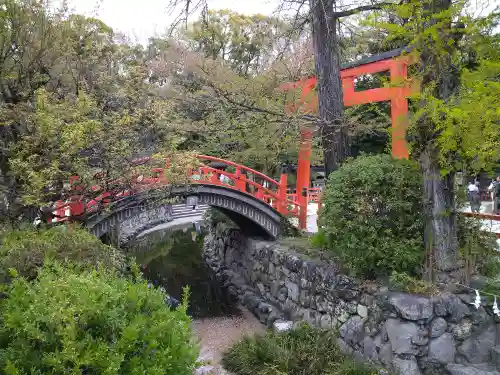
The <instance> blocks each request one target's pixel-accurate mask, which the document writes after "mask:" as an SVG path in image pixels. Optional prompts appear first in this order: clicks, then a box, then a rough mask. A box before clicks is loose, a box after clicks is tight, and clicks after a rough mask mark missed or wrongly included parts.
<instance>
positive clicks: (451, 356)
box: [428, 333, 456, 364]
mask: <svg viewBox="0 0 500 375" xmlns="http://www.w3.org/2000/svg"><path fill="white" fill-rule="evenodd" d="M455 352H456V348H455V339H454V338H453V335H452V334H451V333H445V334H443V335H441V336H439V337H438V338H435V339H433V340H431V342H430V343H429V352H428V361H429V362H431V363H441V364H447V363H453V362H454V361H455Z"/></svg>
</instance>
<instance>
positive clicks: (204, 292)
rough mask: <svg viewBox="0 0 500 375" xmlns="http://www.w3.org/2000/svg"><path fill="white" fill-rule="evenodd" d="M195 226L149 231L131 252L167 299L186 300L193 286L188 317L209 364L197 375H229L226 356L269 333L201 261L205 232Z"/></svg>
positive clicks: (202, 359)
mask: <svg viewBox="0 0 500 375" xmlns="http://www.w3.org/2000/svg"><path fill="white" fill-rule="evenodd" d="M196 227H197V228H195V226H194V225H193V224H192V223H189V224H187V223H186V224H185V225H183V226H182V227H181V228H179V226H177V227H175V228H172V229H162V230H159V231H149V232H148V233H147V234H146V235H144V236H143V237H141V238H140V239H138V240H136V241H135V242H134V243H133V244H131V246H130V247H129V254H130V255H133V256H135V258H136V261H137V263H138V264H139V265H141V269H142V272H143V274H144V277H145V278H146V279H147V280H148V281H149V282H150V283H151V284H153V285H154V286H156V287H163V288H165V290H166V292H167V294H168V295H170V296H171V297H173V298H174V299H176V300H182V295H183V289H184V287H185V286H189V288H190V291H189V292H190V295H189V307H188V314H189V315H190V316H191V317H192V319H193V332H194V334H195V335H196V338H197V340H198V342H199V344H200V358H199V360H200V361H203V362H204V363H206V364H205V365H204V366H203V367H200V368H199V369H197V371H196V374H198V375H201V374H212V375H215V374H217V375H223V374H229V373H228V372H227V371H225V370H224V369H223V368H222V366H221V365H220V361H221V358H222V354H223V353H224V352H225V351H226V350H227V349H228V348H229V347H230V346H231V345H232V344H233V343H234V342H236V341H238V340H239V339H241V338H242V337H243V336H244V335H245V334H253V333H260V332H264V331H265V327H264V326H263V325H262V324H261V323H260V322H259V321H258V319H257V318H256V317H255V316H254V315H253V314H251V313H250V312H249V311H248V310H247V309H246V308H244V307H242V306H239V305H238V304H237V302H236V301H234V300H232V299H231V297H230V296H229V294H228V293H226V291H225V289H224V288H222V287H221V285H219V283H218V282H217V281H216V280H215V277H214V275H213V272H212V271H211V270H210V268H209V267H208V266H206V265H205V264H204V262H203V260H202V257H201V252H202V247H203V238H204V235H205V234H206V231H205V229H204V228H203V226H199V225H196Z"/></svg>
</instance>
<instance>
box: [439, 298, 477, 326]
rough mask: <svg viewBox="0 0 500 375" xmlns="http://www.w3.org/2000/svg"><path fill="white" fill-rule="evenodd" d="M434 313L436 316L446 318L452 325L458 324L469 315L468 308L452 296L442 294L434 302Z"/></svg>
mask: <svg viewBox="0 0 500 375" xmlns="http://www.w3.org/2000/svg"><path fill="white" fill-rule="evenodd" d="M434 312H435V314H436V315H437V316H443V317H444V316H448V319H447V320H448V321H450V322H452V323H458V322H460V321H461V320H462V319H463V318H464V317H465V316H469V315H471V312H470V310H469V307H468V306H467V305H465V304H464V303H463V302H462V301H461V300H460V298H458V297H457V296H456V295H454V294H443V295H440V296H439V297H437V298H436V299H435V300H434Z"/></svg>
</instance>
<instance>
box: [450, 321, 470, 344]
mask: <svg viewBox="0 0 500 375" xmlns="http://www.w3.org/2000/svg"><path fill="white" fill-rule="evenodd" d="M451 332H452V333H453V336H455V338H456V339H457V340H465V339H466V338H468V337H469V336H470V335H471V332H472V323H471V322H469V321H467V320H464V321H462V322H460V323H458V324H456V325H454V326H453V327H452V329H451Z"/></svg>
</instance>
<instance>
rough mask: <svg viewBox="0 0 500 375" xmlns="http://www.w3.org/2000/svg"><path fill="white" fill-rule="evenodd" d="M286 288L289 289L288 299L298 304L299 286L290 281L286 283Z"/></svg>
mask: <svg viewBox="0 0 500 375" xmlns="http://www.w3.org/2000/svg"><path fill="white" fill-rule="evenodd" d="M285 286H286V287H287V289H288V297H289V298H290V299H291V300H292V301H294V302H298V301H299V286H298V285H297V284H295V283H292V282H290V281H287V282H285Z"/></svg>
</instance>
